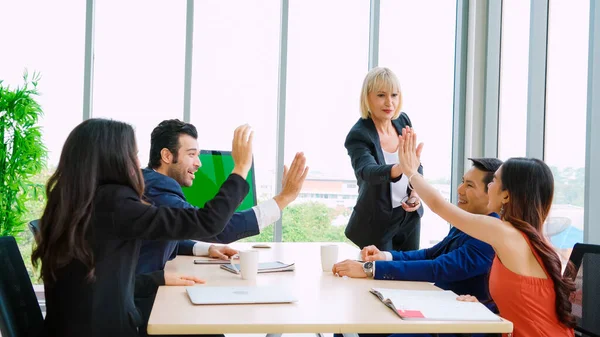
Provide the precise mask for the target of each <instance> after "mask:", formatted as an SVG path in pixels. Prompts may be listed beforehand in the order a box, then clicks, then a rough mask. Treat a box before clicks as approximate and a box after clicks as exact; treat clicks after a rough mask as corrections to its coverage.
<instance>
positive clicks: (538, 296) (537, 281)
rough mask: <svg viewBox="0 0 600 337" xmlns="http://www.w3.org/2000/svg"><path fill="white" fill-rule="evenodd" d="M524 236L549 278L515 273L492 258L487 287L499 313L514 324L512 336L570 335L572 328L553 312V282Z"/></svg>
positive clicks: (571, 334)
mask: <svg viewBox="0 0 600 337" xmlns="http://www.w3.org/2000/svg"><path fill="white" fill-rule="evenodd" d="M522 234H523V233H522ZM523 237H524V238H525V240H526V241H527V244H528V245H529V249H531V252H533V255H535V258H536V259H537V261H538V263H539V264H540V266H542V268H543V269H544V272H545V273H546V276H547V277H548V278H546V279H542V278H537V277H532V276H523V275H518V274H515V273H513V272H512V271H510V270H509V269H508V268H506V267H505V266H504V265H503V264H502V262H501V261H500V260H499V259H498V256H496V257H494V262H492V269H491V271H490V284H489V289H490V295H491V296H492V299H493V300H494V302H496V305H497V306H498V310H499V311H500V316H502V317H503V318H505V319H507V320H509V321H511V322H512V323H513V333H512V337H573V336H574V331H573V329H571V328H567V327H565V326H564V325H562V324H561V323H560V322H559V320H558V316H557V315H556V307H555V299H556V294H555V292H554V282H553V281H552V279H551V278H550V276H548V272H547V271H546V268H544V264H543V263H542V260H541V259H540V257H539V256H538V254H537V253H536V252H535V251H534V250H533V248H532V246H531V242H529V239H528V238H527V236H526V235H525V234H523ZM504 336H508V335H507V334H505V335H504Z"/></svg>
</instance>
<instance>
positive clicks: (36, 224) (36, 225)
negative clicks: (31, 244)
mask: <svg viewBox="0 0 600 337" xmlns="http://www.w3.org/2000/svg"><path fill="white" fill-rule="evenodd" d="M27 225H28V226H29V230H30V231H31V234H33V238H34V239H35V241H36V242H37V236H38V233H39V232H40V219H36V220H32V221H29V223H28V224H27Z"/></svg>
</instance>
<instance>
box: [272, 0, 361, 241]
mask: <svg viewBox="0 0 600 337" xmlns="http://www.w3.org/2000/svg"><path fill="white" fill-rule="evenodd" d="M288 39H289V42H288V48H289V49H288V73H287V103H286V125H285V135H286V136H285V161H286V163H289V162H290V161H291V160H292V158H293V157H294V154H295V153H296V152H299V151H303V152H304V154H305V155H306V158H307V162H308V165H309V166H310V174H309V177H308V179H307V181H306V183H305V185H304V188H303V190H302V194H301V195H300V197H299V198H298V200H297V201H296V202H295V203H294V205H292V208H291V209H290V212H288V214H289V215H287V214H284V218H283V240H284V241H343V240H345V236H344V228H345V226H346V224H347V223H348V218H349V216H350V213H351V210H352V207H353V206H354V204H355V203H356V198H357V197H358V188H357V187H356V180H355V178H354V172H353V170H352V166H351V165H350V159H349V157H348V154H347V153H346V149H345V148H344V140H345V138H346V135H347V134H348V131H350V128H351V127H352V125H353V124H354V123H355V122H356V121H357V120H358V119H359V117H360V113H359V98H360V89H361V85H362V81H363V78H364V76H365V75H366V73H367V71H368V46H369V2H368V1H361V0H351V1H349V0H335V1H318V0H293V1H290V7H289V36H288Z"/></svg>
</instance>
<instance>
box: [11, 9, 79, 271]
mask: <svg viewBox="0 0 600 337" xmlns="http://www.w3.org/2000/svg"><path fill="white" fill-rule="evenodd" d="M61 4H62V5H61V6H62V8H65V10H61V11H60V12H58V13H62V14H63V15H60V16H58V17H57V16H56V15H50V14H49V13H55V12H56V6H57V5H56V3H53V2H50V1H42V0H39V1H34V0H21V1H6V2H3V4H2V5H1V6H0V31H2V38H1V44H2V54H1V55H2V56H0V59H2V62H0V80H3V81H4V85H7V84H8V85H10V86H11V87H14V86H22V85H23V72H24V70H25V69H27V71H28V72H29V73H30V75H31V74H32V73H33V72H39V73H40V75H41V79H40V81H39V85H38V89H39V91H40V94H41V95H40V96H39V97H37V98H36V99H37V101H38V103H40V105H41V107H42V110H43V111H44V116H43V117H42V118H41V119H40V125H41V126H42V137H43V142H44V145H45V146H46V148H47V149H48V152H49V157H48V169H47V170H44V172H42V174H40V175H39V176H38V177H35V178H34V180H35V181H36V182H38V183H41V184H45V183H46V181H47V179H48V178H49V176H50V174H51V173H52V172H53V171H54V168H55V167H56V165H57V164H58V160H59V158H60V152H61V150H62V146H63V143H64V141H65V139H66V137H67V135H68V133H69V132H70V131H71V130H72V129H73V128H74V127H75V126H76V125H77V124H79V123H81V121H82V113H81V108H82V105H83V61H84V42H85V1H76V0H71V1H65V2H62V3H61ZM44 204H45V202H44V200H43V198H39V199H38V200H34V201H31V202H28V203H27V204H26V205H25V207H26V208H27V210H28V212H29V213H28V215H27V220H33V219H37V218H39V217H40V216H41V213H42V211H43V207H44ZM32 244H33V237H32V235H30V234H29V232H27V231H25V232H23V233H22V234H21V235H20V241H19V247H20V249H21V254H22V255H23V260H24V261H25V263H26V265H27V268H28V269H29V272H30V275H33V273H32V268H31V262H30V261H31V259H30V256H31V249H32ZM32 281H33V282H34V283H39V280H38V278H37V277H32Z"/></svg>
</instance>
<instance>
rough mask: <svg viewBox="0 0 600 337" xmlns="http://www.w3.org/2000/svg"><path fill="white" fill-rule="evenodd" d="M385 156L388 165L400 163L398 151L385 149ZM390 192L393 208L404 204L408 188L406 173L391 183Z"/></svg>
mask: <svg viewBox="0 0 600 337" xmlns="http://www.w3.org/2000/svg"><path fill="white" fill-rule="evenodd" d="M381 151H383V157H384V158H385V163H386V164H387V165H394V164H398V153H397V152H394V153H391V152H386V151H384V150H383V149H382V150H381ZM390 187H391V188H390V192H391V197H392V208H396V207H400V206H402V199H403V198H404V197H406V195H407V193H406V190H407V188H408V177H407V176H406V174H403V175H402V178H400V180H398V181H397V182H395V183H390Z"/></svg>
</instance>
